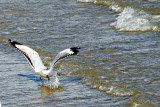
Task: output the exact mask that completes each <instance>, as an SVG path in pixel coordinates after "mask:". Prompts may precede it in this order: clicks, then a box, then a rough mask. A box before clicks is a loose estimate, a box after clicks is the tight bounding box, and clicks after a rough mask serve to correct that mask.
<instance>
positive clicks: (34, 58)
mask: <svg viewBox="0 0 160 107" xmlns="http://www.w3.org/2000/svg"><path fill="white" fill-rule="evenodd" d="M8 41H9V43H10V44H11V45H12V46H13V47H15V48H16V49H17V50H18V51H19V52H21V53H22V54H23V55H24V56H25V57H26V59H27V60H28V61H29V63H30V65H31V66H32V68H33V69H34V70H36V71H37V70H41V69H46V67H45V66H44V64H43V63H42V60H41V58H40V57H39V54H38V53H37V52H36V51H35V50H33V49H31V48H30V47H27V46H25V45H22V44H21V43H18V42H16V41H11V39H9V40H8Z"/></svg>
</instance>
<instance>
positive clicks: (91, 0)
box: [77, 0, 97, 3]
mask: <svg viewBox="0 0 160 107" xmlns="http://www.w3.org/2000/svg"><path fill="white" fill-rule="evenodd" d="M77 1H78V2H84V3H90V2H91V3H96V2H97V0H77Z"/></svg>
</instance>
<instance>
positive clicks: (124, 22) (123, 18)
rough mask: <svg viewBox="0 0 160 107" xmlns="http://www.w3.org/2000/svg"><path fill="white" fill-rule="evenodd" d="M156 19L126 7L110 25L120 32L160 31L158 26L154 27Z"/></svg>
mask: <svg viewBox="0 0 160 107" xmlns="http://www.w3.org/2000/svg"><path fill="white" fill-rule="evenodd" d="M151 19H156V18H154V17H153V16H152V15H149V14H146V13H145V12H144V11H142V10H141V11H139V10H136V9H134V8H131V7H126V8H124V10H123V11H122V12H121V13H120V14H119V16H118V17H117V18H116V21H115V22H113V23H111V24H110V25H111V26H113V27H115V28H116V29H118V30H119V31H158V26H157V25H154V22H153V21H155V20H151Z"/></svg>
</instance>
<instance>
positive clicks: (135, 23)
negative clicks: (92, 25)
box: [78, 0, 160, 32]
mask: <svg viewBox="0 0 160 107" xmlns="http://www.w3.org/2000/svg"><path fill="white" fill-rule="evenodd" d="M78 2H85V3H88V2H89V3H94V4H102V5H106V6H108V8H109V9H111V10H112V11H114V12H118V13H119V16H118V17H117V18H116V21H115V22H113V23H111V24H110V26H112V27H114V28H115V29H117V30H118V31H126V32H139V31H160V25H159V24H158V23H159V22H160V15H150V14H147V12H145V11H144V10H141V9H138V8H137V9H136V8H133V7H132V6H129V5H128V4H127V3H126V4H125V3H124V2H121V3H120V2H116V1H112V0H107V1H106V0H78ZM124 4H125V5H124Z"/></svg>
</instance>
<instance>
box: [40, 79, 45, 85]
mask: <svg viewBox="0 0 160 107" xmlns="http://www.w3.org/2000/svg"><path fill="white" fill-rule="evenodd" d="M40 80H41V82H42V86H44V82H43V81H42V78H41V77H40Z"/></svg>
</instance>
